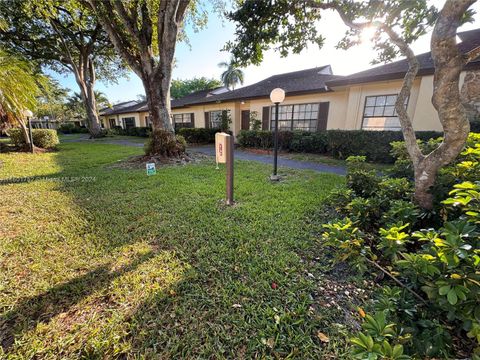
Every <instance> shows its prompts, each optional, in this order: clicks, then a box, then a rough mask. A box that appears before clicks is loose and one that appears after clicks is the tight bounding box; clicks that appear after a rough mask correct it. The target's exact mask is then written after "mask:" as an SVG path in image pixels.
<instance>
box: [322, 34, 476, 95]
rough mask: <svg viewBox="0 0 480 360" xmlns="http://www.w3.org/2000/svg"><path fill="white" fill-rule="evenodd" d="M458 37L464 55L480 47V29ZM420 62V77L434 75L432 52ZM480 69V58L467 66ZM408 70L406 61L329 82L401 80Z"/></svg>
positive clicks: (348, 83)
mask: <svg viewBox="0 0 480 360" xmlns="http://www.w3.org/2000/svg"><path fill="white" fill-rule="evenodd" d="M458 36H459V37H460V39H461V40H462V42H461V43H460V44H458V48H459V49H460V51H461V52H462V53H467V52H468V51H470V50H472V49H474V48H476V47H478V46H480V29H476V30H470V31H465V32H461V33H458ZM417 59H418V62H419V63H420V69H419V71H418V75H420V76H422V75H431V74H433V73H434V71H435V68H434V66H433V60H432V54H431V52H428V53H424V54H420V55H417ZM478 68H480V58H477V59H476V60H475V61H473V62H470V63H469V64H467V66H466V67H465V69H467V70H468V69H478ZM407 70H408V61H407V60H406V59H403V60H399V61H395V62H392V63H389V64H385V65H380V66H377V67H373V68H371V69H368V70H365V71H360V72H358V73H355V74H351V75H348V76H345V77H344V78H342V79H335V80H331V81H328V82H327V85H328V86H342V85H353V84H361V83H366V82H374V81H383V80H394V79H401V78H403V77H404V76H405V73H406V72H407Z"/></svg>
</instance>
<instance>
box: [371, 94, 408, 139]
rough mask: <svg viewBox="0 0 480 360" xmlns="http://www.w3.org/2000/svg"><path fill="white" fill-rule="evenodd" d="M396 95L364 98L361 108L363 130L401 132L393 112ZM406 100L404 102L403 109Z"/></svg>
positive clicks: (398, 121) (395, 113)
mask: <svg viewBox="0 0 480 360" xmlns="http://www.w3.org/2000/svg"><path fill="white" fill-rule="evenodd" d="M396 101H397V94H389V95H376V96H366V97H365V106H364V108H363V121H362V129H363V130H395V131H398V130H401V129H402V128H401V126H400V120H399V119H398V114H397V111H396V110H395V102H396ZM407 104H408V98H407V99H406V100H405V108H406V107H407Z"/></svg>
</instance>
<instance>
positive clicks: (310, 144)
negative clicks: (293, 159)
mask: <svg viewBox="0 0 480 360" xmlns="http://www.w3.org/2000/svg"><path fill="white" fill-rule="evenodd" d="M288 150H291V151H294V152H307V153H317V154H324V153H326V152H327V136H326V133H325V132H314V133H312V132H308V131H294V132H293V137H292V141H291V143H290V148H289V149H288Z"/></svg>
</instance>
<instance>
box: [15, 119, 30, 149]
mask: <svg viewBox="0 0 480 360" xmlns="http://www.w3.org/2000/svg"><path fill="white" fill-rule="evenodd" d="M17 121H18V124H19V125H20V130H21V131H22V134H23V138H24V139H25V145H26V146H25V147H26V150H30V149H31V148H32V145H31V144H30V135H29V134H28V129H27V126H26V125H25V122H24V121H23V120H22V119H17Z"/></svg>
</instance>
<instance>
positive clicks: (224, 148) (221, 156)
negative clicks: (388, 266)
mask: <svg viewBox="0 0 480 360" xmlns="http://www.w3.org/2000/svg"><path fill="white" fill-rule="evenodd" d="M233 152H234V148H233V136H231V135H229V134H226V133H216V134H215V156H216V160H217V163H220V164H225V165H226V168H227V199H226V203H227V205H233V203H234V201H233V161H234V158H233Z"/></svg>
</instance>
